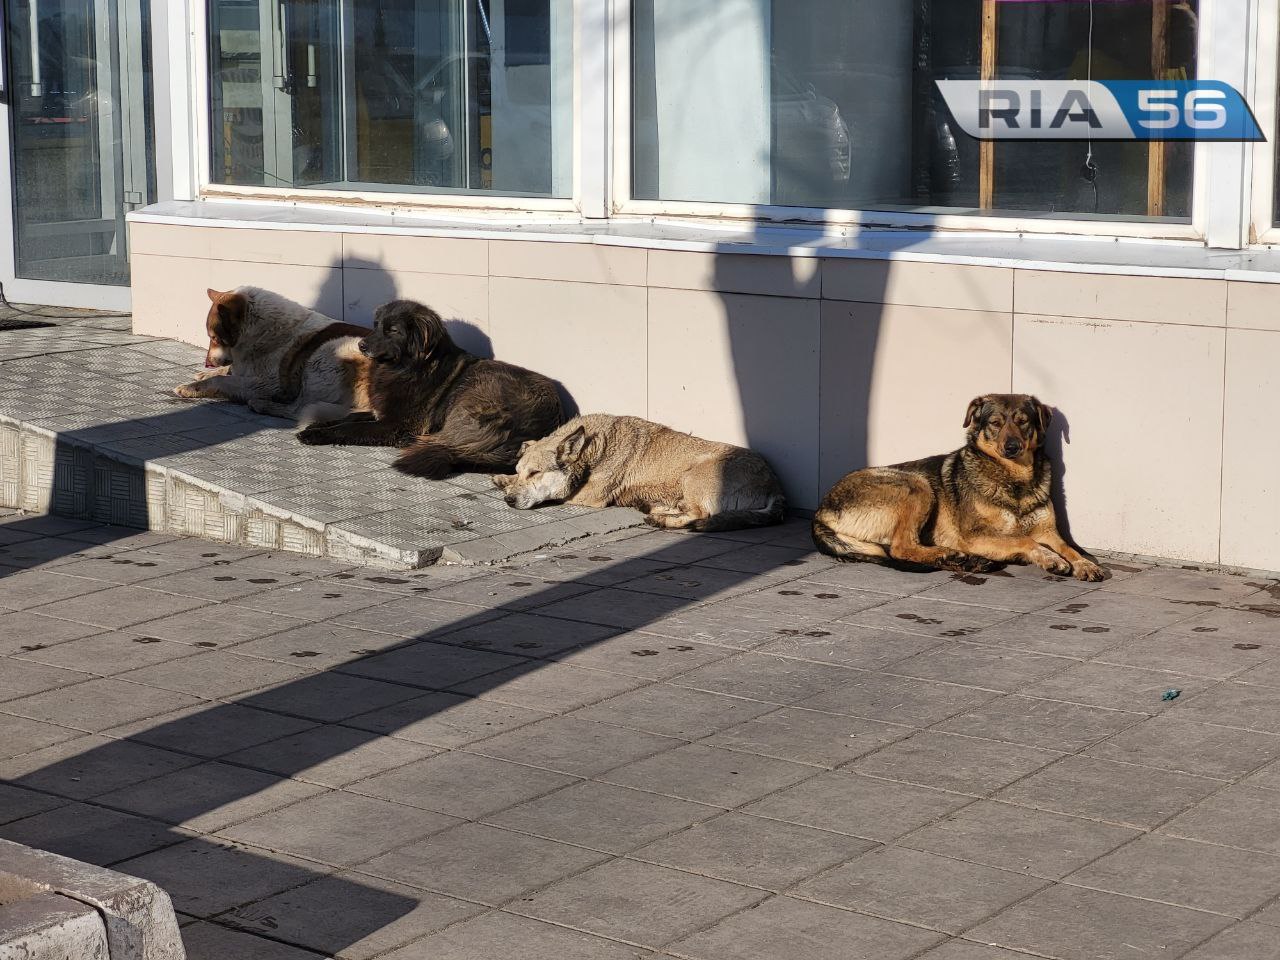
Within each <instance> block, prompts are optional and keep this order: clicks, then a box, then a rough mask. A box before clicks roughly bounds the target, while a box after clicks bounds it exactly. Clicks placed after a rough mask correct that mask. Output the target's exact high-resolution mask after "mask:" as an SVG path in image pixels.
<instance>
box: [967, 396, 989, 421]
mask: <svg viewBox="0 0 1280 960" xmlns="http://www.w3.org/2000/svg"><path fill="white" fill-rule="evenodd" d="M986 402H987V395H986V394H983V395H982V396H980V397H974V398H973V399H972V400H970V401H969V409H968V410H966V411H965V412H964V426H965V427H966V428H967V427H968V426H969V424H971V423H973V418H974V417H976V416H977V415H978V411H979V410H981V409H982V406H983V404H985V403H986Z"/></svg>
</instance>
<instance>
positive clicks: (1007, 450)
mask: <svg viewBox="0 0 1280 960" xmlns="http://www.w3.org/2000/svg"><path fill="white" fill-rule="evenodd" d="M1021 452H1022V443H1021V442H1020V441H1018V440H1006V441H1005V442H1004V455H1005V456H1006V457H1016V456H1017V455H1018V454H1020V453H1021Z"/></svg>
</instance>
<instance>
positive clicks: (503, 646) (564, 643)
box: [435, 613, 618, 657]
mask: <svg viewBox="0 0 1280 960" xmlns="http://www.w3.org/2000/svg"><path fill="white" fill-rule="evenodd" d="M471 619H475V618H468V621H465V622H464V625H463V626H460V627H459V628H458V629H456V630H451V631H448V632H446V629H445V628H442V629H441V630H440V631H439V632H438V633H437V634H436V635H435V636H436V639H438V640H440V641H442V642H444V643H452V644H459V645H461V646H464V647H475V648H477V649H480V650H494V651H497V652H499V653H509V654H513V655H515V656H521V657H552V656H556V655H557V654H561V653H564V652H565V651H566V650H573V649H575V648H577V647H582V646H587V645H589V646H590V648H591V649H594V648H595V646H596V644H597V643H598V642H599V641H600V640H603V639H605V638H607V637H612V636H614V635H615V634H617V632H618V631H617V629H616V628H613V627H602V626H598V625H596V624H593V623H577V622H575V621H572V620H558V619H555V618H552V617H539V616H536V615H531V614H526V613H509V614H507V615H505V616H503V617H500V618H498V619H495V620H487V621H483V622H480V623H472V622H470V620H471Z"/></svg>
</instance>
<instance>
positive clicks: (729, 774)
mask: <svg viewBox="0 0 1280 960" xmlns="http://www.w3.org/2000/svg"><path fill="white" fill-rule="evenodd" d="M812 773H813V768H811V767H804V766H801V765H800V764H796V763H789V762H788V761H786V760H775V759H772V758H770V757H760V756H755V755H753V754H749V753H737V752H734V751H730V750H717V749H716V748H715V747H706V746H702V745H701V744H696V743H695V744H690V745H688V746H682V747H677V748H675V749H674V750H667V751H666V752H664V753H660V754H658V755H657V756H655V757H650V758H648V759H647V760H637V761H636V762H635V763H629V764H627V765H626V766H622V767H618V768H617V769H615V770H612V771H610V772H609V773H607V774H603V775H602V777H601V779H604V780H607V781H608V782H610V783H617V784H620V785H622V786H624V787H635V788H636V789H640V790H651V791H653V792H655V793H663V794H666V795H668V796H672V797H679V798H681V799H684V800H693V801H695V802H697V803H710V804H714V805H716V806H721V807H736V806H739V805H741V804H744V803H747V802H748V801H751V800H754V799H756V798H757V797H760V796H762V795H763V794H766V793H772V792H773V791H774V790H778V789H781V788H782V787H785V786H788V785H789V784H792V783H795V782H796V781H798V780H802V779H804V778H805V777H808V776H810V775H811V774H812Z"/></svg>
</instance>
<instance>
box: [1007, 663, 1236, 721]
mask: <svg viewBox="0 0 1280 960" xmlns="http://www.w3.org/2000/svg"><path fill="white" fill-rule="evenodd" d="M1213 683H1214V681H1212V680H1209V679H1207V678H1201V677H1190V676H1186V675H1184V674H1177V673H1165V672H1163V671H1159V670H1142V669H1138V668H1135V667H1121V666H1114V665H1110V664H1107V665H1104V664H1100V663H1081V664H1076V665H1074V666H1071V667H1069V668H1068V669H1066V670H1063V671H1061V672H1059V673H1057V674H1055V675H1054V676H1052V677H1049V678H1047V679H1045V680H1041V681H1039V682H1037V683H1033V684H1030V685H1029V686H1027V687H1025V688H1024V689H1023V691H1022V692H1023V693H1024V694H1025V695H1027V696H1032V697H1043V698H1045V699H1047V700H1062V701H1064V702H1067V703H1083V704H1086V705H1088V706H1093V707H1106V708H1108V709H1111V710H1128V711H1131V712H1134V713H1160V712H1162V711H1164V710H1168V709H1171V708H1173V707H1175V706H1178V705H1179V704H1178V699H1181V698H1182V697H1187V698H1188V699H1193V698H1194V697H1195V696H1196V695H1197V694H1199V693H1202V692H1204V691H1205V690H1207V689H1209V688H1210V687H1211V686H1212V685H1213ZM1169 690H1176V691H1179V692H1178V694H1177V698H1178V699H1166V698H1165V694H1166V692H1167V691H1169Z"/></svg>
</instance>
